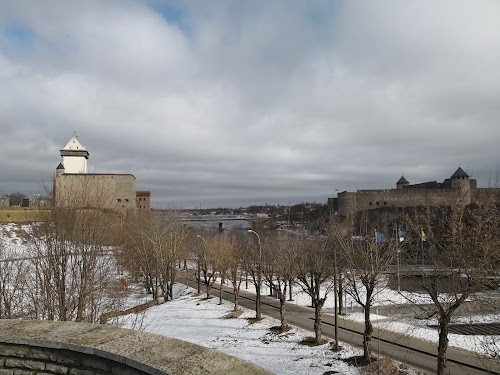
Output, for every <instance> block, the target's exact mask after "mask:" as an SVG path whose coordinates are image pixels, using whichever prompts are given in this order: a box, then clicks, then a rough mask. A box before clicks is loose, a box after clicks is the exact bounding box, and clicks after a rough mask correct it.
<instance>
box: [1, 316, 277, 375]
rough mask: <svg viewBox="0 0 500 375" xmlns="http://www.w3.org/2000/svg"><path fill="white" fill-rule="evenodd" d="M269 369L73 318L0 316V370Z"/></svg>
mask: <svg viewBox="0 0 500 375" xmlns="http://www.w3.org/2000/svg"><path fill="white" fill-rule="evenodd" d="M28 374H29V375H94V374H96V375H110V374H113V375H115V374H116V375H118V374H120V375H143V374H151V375H166V374H169V375H188V374H189V375H191V374H207V375H211V374H213V375H215V374H217V375H224V374H239V375H250V374H255V375H268V374H270V373H269V372H268V371H265V370H263V369H262V368H260V367H257V366H255V365H253V364H251V363H248V362H245V361H243V360H240V359H237V358H234V357H231V356H229V355H226V354H223V353H220V352H218V351H214V350H210V349H207V348H204V347H201V346H199V345H194V344H190V343H187V342H184V341H181V340H176V339H172V338H169V337H164V336H159V335H153V334H150V333H145V332H140V331H136V330H129V329H123V328H117V327H114V326H109V325H103V324H101V325H98V324H90V323H74V322H49V321H22V320H8V319H2V320H0V375H28Z"/></svg>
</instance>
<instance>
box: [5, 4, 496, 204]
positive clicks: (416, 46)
mask: <svg viewBox="0 0 500 375" xmlns="http://www.w3.org/2000/svg"><path fill="white" fill-rule="evenodd" d="M498 19H500V5H499V4H498V3H497V2H496V1H476V2H474V3H470V2H468V1H455V0H454V1H451V0H450V1H441V2H439V3H436V2H433V1H421V2H418V3H411V4H408V3H403V2H399V1H389V0H388V1H380V2H376V3H366V2H358V1H341V2H334V3H332V2H329V1H318V2H311V3H304V2H301V1H290V2H286V3H284V2H278V1H257V2H236V1H216V2H210V3H206V2H202V1H199V2H198V1H196V2H180V1H179V2H177V1H162V0H150V1H149V2H147V3H145V2H141V1H132V0H130V1H107V2H102V1H85V2H78V3H74V2H71V3H67V2H59V1H45V2H43V3H41V2H38V1H28V0H26V1H20V2H10V3H5V4H4V3H2V4H1V5H0V84H1V87H2V90H0V130H1V137H0V150H1V156H2V157H1V158H0V170H1V171H2V174H3V178H2V179H1V181H0V193H4V194H5V193H10V192H13V191H17V190H20V191H22V192H24V193H32V192H34V191H38V186H39V184H40V182H41V181H42V180H45V181H48V180H50V175H51V174H52V173H53V171H54V168H55V167H56V166H57V164H58V162H59V156H58V153H59V149H60V148H62V147H63V146H64V145H65V144H66V142H67V141H68V139H69V138H70V137H71V135H72V133H73V131H77V132H78V134H79V136H80V141H81V143H82V144H83V145H84V146H86V147H87V149H88V150H89V152H90V160H89V162H90V168H91V170H92V171H96V172H121V173H133V174H134V175H135V176H136V177H137V187H138V189H150V190H151V191H152V196H153V204H154V205H155V206H156V207H168V206H183V207H193V206H195V205H196V206H198V205H202V206H205V207H207V206H211V205H226V206H229V205H232V206H238V205H241V204H245V205H246V204H251V203H264V202H268V203H288V202H297V201H305V200H309V201H312V200H316V201H326V199H327V197H328V196H331V195H332V194H333V191H334V189H338V190H356V189H362V188H387V187H392V186H394V184H395V182H396V181H397V180H398V179H399V177H400V176H401V174H402V173H404V174H405V176H406V177H407V178H408V179H409V180H410V181H411V182H424V181H428V180H438V181H442V180H443V179H444V178H447V177H449V176H450V175H451V174H452V173H453V172H454V170H455V169H456V168H457V167H458V165H459V164H461V165H462V167H464V168H466V169H467V170H468V172H469V173H471V174H472V175H473V177H475V178H478V180H479V184H480V185H482V186H486V185H487V184H488V183H490V181H491V178H490V176H491V174H493V175H494V174H495V173H496V171H497V169H498V163H499V159H500V155H499V152H498V139H499V138H500V127H499V126H498V123H499V119H500V106H499V103H498V101H499V99H498V98H500V72H499V71H498V68H497V67H498V66H500V48H499V47H500V38H499V36H500V25H499V24H498V22H497V20H498Z"/></svg>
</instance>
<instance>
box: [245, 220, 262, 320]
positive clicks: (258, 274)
mask: <svg viewBox="0 0 500 375" xmlns="http://www.w3.org/2000/svg"><path fill="white" fill-rule="evenodd" d="M248 232H249V234H250V236H251V237H252V240H249V243H250V244H251V245H250V246H248V247H247V251H246V252H245V256H244V258H243V259H244V267H245V269H246V271H247V272H248V273H249V274H250V275H251V277H252V280H253V285H254V287H255V319H256V320H260V319H262V312H261V306H260V300H261V289H262V268H263V258H262V239H261V236H260V234H259V233H257V232H255V231H253V230H248ZM250 241H251V242H250Z"/></svg>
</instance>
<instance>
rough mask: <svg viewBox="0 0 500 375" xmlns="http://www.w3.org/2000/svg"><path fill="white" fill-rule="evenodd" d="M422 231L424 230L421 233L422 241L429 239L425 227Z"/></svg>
mask: <svg viewBox="0 0 500 375" xmlns="http://www.w3.org/2000/svg"><path fill="white" fill-rule="evenodd" d="M420 231H421V232H422V233H421V238H422V242H425V241H427V236H426V235H425V232H424V229H423V228H421V229H420Z"/></svg>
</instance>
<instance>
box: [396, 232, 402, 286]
mask: <svg viewBox="0 0 500 375" xmlns="http://www.w3.org/2000/svg"><path fill="white" fill-rule="evenodd" d="M399 241H400V236H399V228H398V225H397V224H396V265H397V272H398V292H400V291H401V282H400V278H399Z"/></svg>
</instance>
